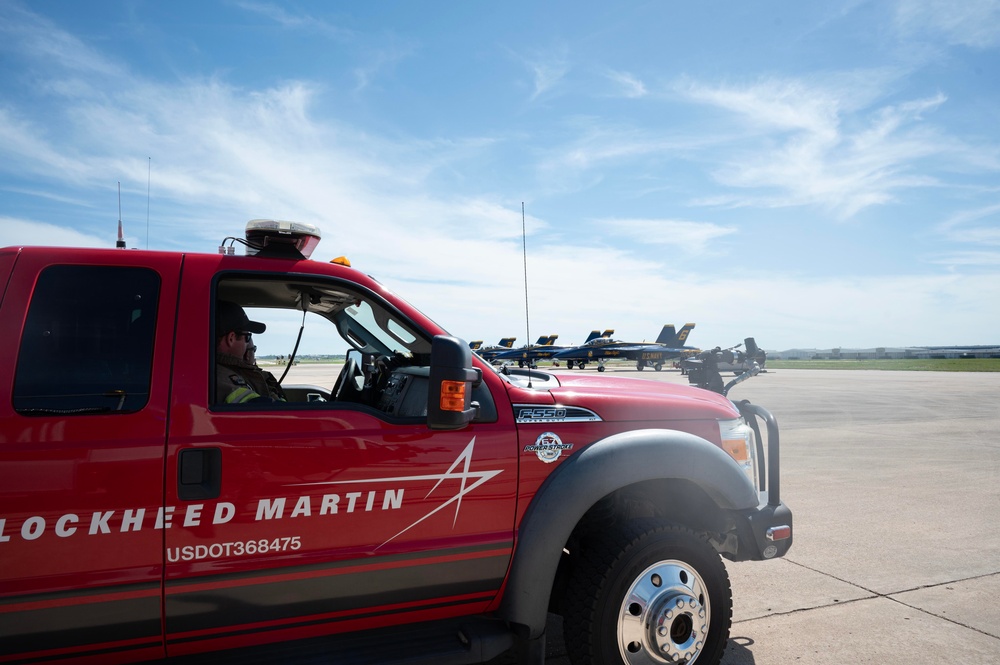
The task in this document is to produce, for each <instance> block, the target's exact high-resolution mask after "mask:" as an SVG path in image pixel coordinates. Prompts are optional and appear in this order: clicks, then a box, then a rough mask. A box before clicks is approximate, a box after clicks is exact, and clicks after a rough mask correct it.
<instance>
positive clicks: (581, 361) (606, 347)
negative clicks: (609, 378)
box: [553, 323, 700, 372]
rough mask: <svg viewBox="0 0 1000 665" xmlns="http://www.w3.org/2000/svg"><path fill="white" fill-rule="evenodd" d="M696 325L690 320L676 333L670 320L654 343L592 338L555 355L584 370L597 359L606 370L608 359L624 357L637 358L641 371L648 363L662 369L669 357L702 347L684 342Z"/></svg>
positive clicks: (600, 369)
mask: <svg viewBox="0 0 1000 665" xmlns="http://www.w3.org/2000/svg"><path fill="white" fill-rule="evenodd" d="M694 326H695V324H693V323H686V324H684V325H683V326H682V327H681V330H680V332H675V329H674V326H673V325H672V324H669V323H668V324H667V325H665V326H663V329H662V330H661V331H660V334H659V336H658V337H657V338H656V341H655V342H653V343H652V344H649V343H646V342H623V341H621V340H616V339H611V338H610V337H602V338H598V339H594V340H590V341H588V342H587V343H586V344H583V345H582V346H577V347H573V348H570V349H566V350H564V351H560V352H559V353H556V354H555V355H554V356H553V359H555V360H565V361H566V367H567V368H569V369H573V366H574V365H575V366H577V367H579V368H580V369H584V368H585V367H586V366H587V363H589V362H592V361H596V362H597V371H598V372H603V371H604V365H605V363H607V361H608V360H610V359H613V358H621V359H624V360H634V361H635V367H636V369H638V370H640V371H641V370H642V369H643V368H645V367H646V366H652V367H653V369H655V370H656V371H657V372H659V371H660V370H661V369H663V363H664V362H666V361H667V360H669V359H671V358H680V357H683V356H685V355H688V354H692V353H697V352H698V351H699V350H700V349H698V348H696V347H693V346H685V345H684V342H685V341H687V338H688V335H689V334H690V333H691V330H692V329H694Z"/></svg>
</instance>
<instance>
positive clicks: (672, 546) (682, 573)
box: [563, 520, 733, 665]
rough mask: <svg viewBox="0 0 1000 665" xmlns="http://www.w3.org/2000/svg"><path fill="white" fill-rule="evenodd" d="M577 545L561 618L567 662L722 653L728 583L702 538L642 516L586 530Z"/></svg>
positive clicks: (605, 664) (683, 659)
mask: <svg viewBox="0 0 1000 665" xmlns="http://www.w3.org/2000/svg"><path fill="white" fill-rule="evenodd" d="M579 550H580V552H579V556H578V560H577V561H576V563H575V567H574V569H573V573H572V575H571V578H570V582H569V587H568V589H567V592H566V605H565V608H566V610H565V615H564V620H563V633H564V637H565V641H566V650H567V652H568V655H569V658H570V662H571V663H573V665H612V664H618V663H624V664H626V665H640V664H643V665H644V664H661V663H687V664H688V665H695V664H696V665H717V664H718V663H719V661H720V660H722V654H723V653H724V652H725V649H726V643H727V641H728V640H729V628H730V625H731V624H732V615H733V604H732V590H731V588H730V585H729V575H728V574H727V573H726V567H725V566H724V565H723V563H722V559H721V558H720V557H719V555H718V553H717V552H716V551H715V550H714V549H713V548H712V546H711V545H709V544H708V541H707V540H706V539H705V538H703V537H701V536H698V535H696V534H695V533H694V532H692V531H690V530H688V529H685V528H682V527H677V526H672V525H668V524H665V523H662V522H658V521H656V520H643V521H639V522H635V523H632V524H630V525H627V526H625V527H623V528H620V529H617V530H613V531H611V532H609V533H606V534H601V535H600V536H598V537H595V538H591V539H589V540H587V541H585V542H583V543H581V545H580V547H579ZM702 612H704V616H702ZM705 621H707V623H704V624H703V623H702V622H705Z"/></svg>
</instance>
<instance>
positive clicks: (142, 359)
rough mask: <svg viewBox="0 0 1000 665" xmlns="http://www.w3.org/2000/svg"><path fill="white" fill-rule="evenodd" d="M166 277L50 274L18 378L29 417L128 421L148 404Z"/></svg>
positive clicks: (130, 270) (141, 271)
mask: <svg viewBox="0 0 1000 665" xmlns="http://www.w3.org/2000/svg"><path fill="white" fill-rule="evenodd" d="M159 293H160V277H159V275H158V274H157V273H156V272H154V271H153V270H150V269H148V268H136V267H114V266H76V265H62V266H51V267H49V268H46V269H45V270H44V271H42V274H41V275H40V276H39V278H38V283H37V284H36V285H35V291H34V293H33V294H32V298H31V304H30V306H29V308H28V317H27V320H26V322H25V326H24V334H23V335H22V338H21V346H20V350H19V352H18V359H17V370H16V373H15V377H14V395H13V403H14V409H15V410H16V411H17V412H18V413H21V414H23V415H29V416H30V415H50V414H64V415H87V414H94V413H128V412H134V411H138V410H140V409H142V408H143V407H144V406H145V405H146V403H147V402H148V401H149V386H150V378H151V375H152V364H153V335H154V330H155V327H156V326H155V323H156V306H157V301H158V299H159Z"/></svg>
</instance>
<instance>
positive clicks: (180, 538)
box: [165, 257, 517, 655]
mask: <svg viewBox="0 0 1000 665" xmlns="http://www.w3.org/2000/svg"><path fill="white" fill-rule="evenodd" d="M260 261H262V259H241V258H239V257H225V258H224V259H220V262H224V263H223V265H225V266H232V267H233V268H234V269H235V268H238V267H240V266H246V265H250V264H251V263H253V265H254V266H255V267H256V265H257V263H256V262H260ZM218 269H219V266H215V265H213V266H208V267H206V268H205V269H204V270H205V271H204V272H202V268H198V269H194V268H191V267H186V269H185V279H186V280H188V279H189V280H191V283H190V284H185V286H184V289H185V294H190V296H191V299H192V300H193V302H189V303H188V306H186V307H183V308H181V311H180V314H179V317H178V326H179V328H180V329H182V330H188V329H191V330H196V331H198V332H197V333H196V334H192V335H191V340H192V342H193V341H194V340H198V341H199V342H200V344H201V345H202V350H201V351H199V352H191V353H189V354H186V356H185V357H187V358H188V359H189V360H190V363H189V364H187V365H186V367H185V368H184V369H183V370H182V371H181V373H182V374H183V375H184V376H186V377H190V379H191V380H190V381H184V382H178V383H175V390H174V399H175V407H176V409H177V410H176V413H178V414H179V413H182V412H183V413H185V415H184V417H183V418H181V417H178V418H175V419H174V420H173V421H172V422H171V430H170V437H169V442H168V455H167V509H166V510H167V511H168V514H169V515H172V517H171V519H172V526H171V528H169V529H167V530H166V531H165V535H166V552H167V564H166V566H167V569H166V588H165V593H166V603H165V611H166V630H167V650H168V653H169V654H171V655H176V654H183V653H186V652H189V651H196V650H199V649H203V648H205V646H207V645H233V644H245V643H247V642H248V641H273V640H277V639H287V638H291V637H305V636H311V635H316V634H321V633H330V632H339V631H351V630H357V629H362V628H368V627H376V626H384V625H390V624H394V623H403V622H408V623H409V622H414V621H419V620H422V619H433V618H439V617H442V616H448V615H460V614H474V613H477V612H481V611H484V610H485V609H486V608H488V607H489V605H490V603H491V602H492V601H493V600H494V598H495V597H496V595H497V592H498V590H499V588H500V585H501V584H502V581H503V579H504V575H505V573H506V569H507V566H508V563H509V559H510V554H511V549H512V546H513V521H514V507H515V498H516V480H517V478H516V467H515V464H516V458H517V454H516V453H517V450H516V440H515V439H514V435H513V433H514V426H513V422H512V419H513V417H512V414H511V413H510V409H506V410H503V411H502V413H501V414H498V413H497V409H496V408H495V406H494V405H493V402H492V397H490V392H489V390H488V389H486V392H485V396H484V397H483V400H484V401H489V404H484V407H486V409H487V417H485V418H483V419H482V422H476V423H473V424H472V425H471V426H469V427H467V428H465V429H462V430H459V431H433V430H430V429H429V428H428V427H427V422H426V416H425V415H421V409H423V407H425V405H426V399H425V398H424V401H423V404H422V405H420V397H419V395H420V387H419V384H420V382H421V380H424V389H425V390H426V380H425V377H426V373H425V372H424V370H426V364H427V358H422V354H421V350H422V349H423V346H424V345H426V348H427V350H429V341H430V340H429V339H425V340H419V339H417V337H418V335H419V333H416V332H415V331H414V330H413V328H414V325H413V324H412V322H410V321H408V320H406V318H405V316H403V315H402V313H401V312H399V311H394V310H393V308H392V307H391V306H390V305H388V303H386V302H385V301H384V300H381V299H380V298H379V296H378V294H376V293H372V292H371V291H369V290H366V289H364V288H360V287H359V286H357V285H353V284H349V283H344V282H338V281H335V280H323V279H320V278H305V277H300V278H297V279H296V280H295V282H294V283H290V282H288V281H283V280H281V279H278V278H274V279H267V278H257V277H254V276H253V275H246V276H240V275H238V274H234V275H232V276H231V277H224V278H223V279H221V280H219V281H218V283H217V285H216V288H215V289H205V288H200V289H199V288H196V286H195V285H196V284H198V283H202V284H208V283H213V282H212V275H213V271H216V270H218ZM222 299H225V300H227V301H232V302H238V303H240V304H241V305H242V306H243V307H245V308H246V311H247V312H250V313H251V314H253V316H249V315H248V319H251V320H257V319H261V320H262V319H264V318H266V317H267V314H268V311H269V310H279V309H280V307H282V306H284V307H291V308H292V309H291V311H292V312H295V316H296V317H297V318H302V316H303V313H302V311H301V309H302V307H303V305H302V303H308V304H307V305H306V306H305V307H306V308H307V309H309V308H311V309H310V310H309V315H308V317H306V320H307V324H306V325H307V329H308V332H307V336H308V337H309V339H320V340H321V339H323V338H324V336H325V338H326V339H327V340H328V342H329V348H330V349H331V352H332V350H333V349H339V350H340V352H343V349H345V348H346V343H345V342H344V341H343V337H342V336H347V337H351V338H353V339H355V340H356V344H365V343H366V342H365V341H364V340H366V339H367V337H366V336H367V335H368V334H369V333H368V331H366V330H363V329H362V328H363V327H371V326H383V327H384V328H385V329H386V330H392V331H393V332H392V333H391V334H392V335H394V336H396V338H397V339H401V340H404V341H406V342H407V343H409V344H411V346H412V347H413V348H414V349H415V350H416V351H415V352H414V353H410V354H408V357H407V358H406V359H401V358H399V357H390V358H380V359H379V361H380V362H381V361H384V360H389V361H391V362H390V363H389V364H392V362H401V363H403V364H404V365H406V367H405V368H399V369H401V370H403V369H405V372H404V373H399V374H396V375H395V376H394V377H392V378H390V377H389V376H386V375H383V376H382V379H388V381H387V382H386V385H383V386H382V390H381V391H378V392H377V393H375V392H371V390H370V389H369V388H365V387H363V382H364V379H363V378H361V377H360V374H358V375H355V376H352V377H347V378H346V379H345V381H343V382H340V381H337V383H338V384H343V385H346V386H347V387H346V388H344V389H343V391H342V393H341V395H340V396H339V399H338V395H335V394H332V388H331V387H332V385H333V383H334V379H333V377H331V378H329V379H328V380H325V381H324V382H322V384H321V385H317V386H314V387H312V388H308V387H307V388H299V389H295V390H293V389H291V388H289V389H288V390H287V392H286V401H284V402H270V401H259V402H250V403H247V404H236V405H227V404H225V403H214V404H213V403H212V402H213V400H212V399H211V398H210V394H211V393H212V388H211V379H212V378H213V377H214V376H215V374H214V373H210V371H209V369H210V368H208V367H206V365H205V359H206V358H208V357H211V356H210V353H209V352H208V350H207V349H205V348H204V347H205V346H208V345H209V343H210V340H214V339H215V337H216V336H218V335H219V334H221V333H223V332H225V331H220V330H217V329H216V330H214V331H213V323H212V322H211V320H210V319H211V316H210V314H211V313H212V312H213V311H214V310H215V309H216V303H217V301H218V300H222ZM295 307H298V308H299V309H298V311H297V312H296V311H295ZM343 308H351V311H352V312H355V314H354V316H356V317H358V319H349V318H344V317H338V316H337V315H336V312H338V311H341V310H342V309H343ZM366 317H367V318H366ZM365 318H366V320H364V321H360V319H365ZM309 319H313V320H311V321H310V320H309ZM258 322H261V321H258ZM266 323H267V330H266V332H264V333H263V334H259V333H255V334H254V335H253V337H254V344H255V345H258V346H259V347H263V346H265V344H266V342H265V340H266V339H267V338H268V336H272V335H273V336H274V337H275V338H278V337H279V336H280V335H281V334H282V327H281V326H282V324H281V323H280V322H279V321H277V320H268V321H267V322H266ZM249 326H251V327H255V328H257V326H255V325H254V324H249ZM320 326H322V329H320ZM393 326H395V328H393ZM297 328H298V325H297V324H293V325H292V326H291V327H290V328H288V329H287V330H288V332H287V333H285V334H286V336H287V339H286V341H285V343H276V345H274V346H271V347H270V348H271V349H272V353H273V350H274V349H276V348H277V349H291V347H292V346H293V344H294V341H295V334H294V333H295V331H296V329H297ZM257 329H258V330H259V328H257ZM237 332H244V331H237ZM334 342H336V343H334ZM213 343H214V342H213ZM388 343H389V341H388V340H386V344H388ZM371 344H374V343H371ZM316 352H317V349H316V348H313V349H311V350H309V351H307V352H306V354H314V353H316ZM368 361H371V362H373V363H374V359H373V358H371V357H370V356H369V357H368ZM421 364H423V365H424V366H423V367H421ZM271 369H273V371H274V373H275V374H280V373H281V372H282V370H283V369H284V368H283V366H280V365H279V366H275V367H273V368H271ZM297 369H300V368H297ZM362 369H363V368H362ZM213 371H214V370H213ZM359 371H361V370H359ZM492 378H496V377H492ZM372 380H373V382H377V381H378V379H377V378H375V379H372ZM393 381H395V383H392V385H391V386H389V385H387V384H388V383H391V382H393ZM287 383H288V382H287V381H286V384H287ZM403 383H406V384H407V386H406V390H405V391H404V387H403V385H402V384H403ZM393 390H395V391H396V394H394V395H395V396H393V395H389V396H388V397H386V395H387V393H391V392H392V391H393ZM366 391H367V392H366ZM401 391H402V392H409V398H407V399H402V398H401V397H400V395H399V394H398V393H400V392H401ZM258 392H260V391H259V390H258ZM424 394H426V393H424ZM390 402H392V403H393V405H394V406H392V405H390V404H389V403H390ZM182 404H183V405H184V407H183V408H182V406H181V405H182ZM415 405H420V406H419V407H416V406H415ZM414 409H416V410H414Z"/></svg>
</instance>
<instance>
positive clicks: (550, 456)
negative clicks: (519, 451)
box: [524, 432, 573, 464]
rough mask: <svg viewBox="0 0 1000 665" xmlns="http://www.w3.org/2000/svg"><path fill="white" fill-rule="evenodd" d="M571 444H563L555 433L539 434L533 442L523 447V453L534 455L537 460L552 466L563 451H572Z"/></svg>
mask: <svg viewBox="0 0 1000 665" xmlns="http://www.w3.org/2000/svg"><path fill="white" fill-rule="evenodd" d="M572 449H573V444H572V443H563V442H562V439H560V438H559V435H558V434H556V433H555V432H545V433H543V434H539V435H538V438H537V439H535V442H534V443H532V444H530V445H527V446H525V447H524V452H526V453H535V454H536V455H538V459H540V460H542V461H543V462H545V463H546V464H552V463H553V462H555V461H556V460H557V459H559V457H560V456H561V455H562V453H563V451H564V450H572Z"/></svg>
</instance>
